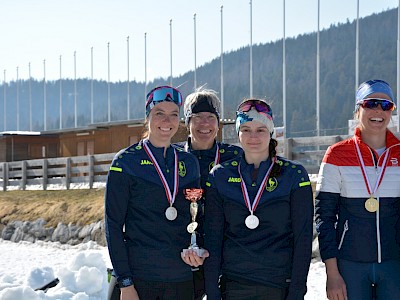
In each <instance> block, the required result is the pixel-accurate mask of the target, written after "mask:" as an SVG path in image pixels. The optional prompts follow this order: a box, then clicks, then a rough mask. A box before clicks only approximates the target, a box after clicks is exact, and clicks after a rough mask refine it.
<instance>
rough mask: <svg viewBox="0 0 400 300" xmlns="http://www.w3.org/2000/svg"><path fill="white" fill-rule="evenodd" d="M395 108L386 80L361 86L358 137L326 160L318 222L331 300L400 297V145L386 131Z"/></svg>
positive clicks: (343, 143)
mask: <svg viewBox="0 0 400 300" xmlns="http://www.w3.org/2000/svg"><path fill="white" fill-rule="evenodd" d="M395 107H396V106H395V104H394V97H393V93H392V89H391V88H390V86H389V84H388V83H387V82H385V81H383V80H377V79H376V80H368V81H366V82H364V83H362V84H361V85H360V86H359V88H358V90H357V92H356V106H355V113H354V117H355V119H356V120H358V125H357V127H356V129H355V133H354V136H353V137H351V138H349V139H347V140H344V141H341V142H338V143H336V144H334V145H332V146H331V147H329V148H328V150H327V151H326V153H325V156H324V158H323V161H322V163H321V167H320V171H319V176H318V182H317V194H316V224H317V231H318V233H319V235H318V238H319V247H320V253H321V258H322V260H323V261H324V262H325V266H326V274H327V283H326V290H327V296H328V299H330V300H332V299H335V300H344V299H349V300H357V299H362V300H371V299H376V298H377V299H385V300H391V299H392V300H395V299H399V297H400V296H399V295H400V184H399V183H400V165H399V161H400V140H399V139H398V138H397V137H396V136H395V135H394V134H393V133H392V132H391V131H390V130H389V129H388V126H389V122H390V119H391V116H392V111H393V110H394V109H395Z"/></svg>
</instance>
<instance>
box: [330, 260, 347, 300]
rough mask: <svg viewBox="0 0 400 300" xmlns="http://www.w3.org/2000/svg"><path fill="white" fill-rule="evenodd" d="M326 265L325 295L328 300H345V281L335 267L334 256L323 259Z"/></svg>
mask: <svg viewBox="0 0 400 300" xmlns="http://www.w3.org/2000/svg"><path fill="white" fill-rule="evenodd" d="M325 266H326V277H327V279H326V296H327V297H328V299H329V300H347V289H346V283H345V282H344V280H343V277H342V276H341V275H340V273H339V270H338V268H337V260H336V258H330V259H327V260H326V261H325Z"/></svg>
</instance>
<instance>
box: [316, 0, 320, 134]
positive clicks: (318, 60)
mask: <svg viewBox="0 0 400 300" xmlns="http://www.w3.org/2000/svg"><path fill="white" fill-rule="evenodd" d="M319 17H320V0H318V17H317V20H318V21H317V76H316V77H317V82H316V86H317V107H316V121H317V125H316V129H317V130H316V131H317V132H316V134H317V136H319V135H320V124H319V122H320V119H319V118H320V116H319V110H320V108H319V104H320V103H319V101H320V98H319V96H320V90H319V83H320V77H319V76H320V65H319V63H320V56H319V24H320V23H319V21H320V19H319Z"/></svg>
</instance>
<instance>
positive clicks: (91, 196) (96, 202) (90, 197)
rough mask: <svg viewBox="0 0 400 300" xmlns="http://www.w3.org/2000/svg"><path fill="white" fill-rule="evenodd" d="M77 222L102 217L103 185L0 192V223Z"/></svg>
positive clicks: (94, 220) (86, 221)
mask: <svg viewBox="0 0 400 300" xmlns="http://www.w3.org/2000/svg"><path fill="white" fill-rule="evenodd" d="M39 218H42V219H44V220H45V221H46V222H47V226H49V227H56V226H57V224H58V223H60V222H61V223H64V224H69V223H72V224H75V225H79V226H83V225H87V224H91V223H95V222H98V221H100V220H103V219H104V189H77V190H60V191H7V192H0V223H1V224H8V223H9V222H10V221H15V220H18V221H35V220H37V219H39Z"/></svg>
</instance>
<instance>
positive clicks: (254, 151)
mask: <svg viewBox="0 0 400 300" xmlns="http://www.w3.org/2000/svg"><path fill="white" fill-rule="evenodd" d="M270 140H271V135H270V132H269V130H268V128H267V126H266V125H265V124H263V123H261V122H258V121H250V122H246V123H243V124H242V125H240V129H239V141H240V144H241V145H242V148H243V150H244V152H245V156H246V160H247V159H248V158H257V160H259V158H260V159H261V160H263V159H264V158H265V157H268V156H269V142H270ZM252 161H253V159H252Z"/></svg>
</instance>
